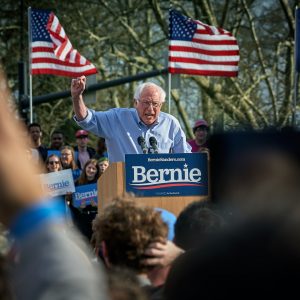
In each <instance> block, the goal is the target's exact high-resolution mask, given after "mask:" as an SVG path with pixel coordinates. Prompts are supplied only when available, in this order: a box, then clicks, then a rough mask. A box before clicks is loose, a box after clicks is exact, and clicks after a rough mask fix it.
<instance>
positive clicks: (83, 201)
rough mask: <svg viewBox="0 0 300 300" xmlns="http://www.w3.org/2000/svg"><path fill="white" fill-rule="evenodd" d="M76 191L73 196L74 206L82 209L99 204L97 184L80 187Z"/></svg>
mask: <svg viewBox="0 0 300 300" xmlns="http://www.w3.org/2000/svg"><path fill="white" fill-rule="evenodd" d="M75 189H76V190H75V193H74V194H73V195H72V198H73V206H75V207H80V206H86V205H89V204H91V203H92V202H94V203H95V204H97V203H98V192H97V183H93V184H85V185H79V186H76V187H75Z"/></svg>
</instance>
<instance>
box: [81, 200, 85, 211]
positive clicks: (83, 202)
mask: <svg viewBox="0 0 300 300" xmlns="http://www.w3.org/2000/svg"><path fill="white" fill-rule="evenodd" d="M80 208H81V209H84V208H86V203H85V200H83V201H81V203H80Z"/></svg>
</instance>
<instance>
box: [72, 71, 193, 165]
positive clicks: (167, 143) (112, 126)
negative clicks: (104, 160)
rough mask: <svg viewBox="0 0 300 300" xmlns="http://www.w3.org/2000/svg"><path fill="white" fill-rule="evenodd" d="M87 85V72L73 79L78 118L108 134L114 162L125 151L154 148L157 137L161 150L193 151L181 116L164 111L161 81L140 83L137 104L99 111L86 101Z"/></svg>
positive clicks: (80, 122)
mask: <svg viewBox="0 0 300 300" xmlns="http://www.w3.org/2000/svg"><path fill="white" fill-rule="evenodd" d="M85 85H86V78H85V76H81V77H78V78H76V79H73V80H72V83H71V94H72V100H73V108H74V112H75V117H74V119H75V121H76V122H77V123H78V125H79V126H81V127H82V128H84V129H85V130H88V131H90V132H93V133H94V134H96V135H97V136H101V137H103V138H105V141H106V144H107V148H108V155H109V160H110V161H111V162H117V161H124V160H125V154H135V153H136V154H138V153H143V152H144V153H145V152H146V151H145V149H146V150H147V151H148V150H149V149H153V148H154V147H153V143H152V142H151V141H153V140H154V139H153V137H154V138H155V140H156V141H157V152H158V153H189V152H191V147H190V146H189V144H188V143H187V142H186V136H185V133H184V132H183V130H182V129H181V126H180V124H179V122H178V120H177V119H176V118H175V117H173V116H171V115H170V114H167V113H164V112H161V107H162V104H163V103H164V102H165V97H166V93H165V91H164V90H163V89H162V88H161V87H159V86H158V85H156V84H154V83H150V82H148V83H143V84H141V85H139V86H138V88H137V89H136V91H135V94H134V107H135V108H114V109H110V110H108V111H97V112H95V111H94V110H91V109H88V108H87V107H86V105H85V103H84V100H83V96H82V93H83V91H84V89H85ZM155 140H154V143H155ZM144 143H145V145H144ZM151 143H152V146H151ZM141 144H142V146H141ZM143 148H144V151H143ZM154 150H155V149H154Z"/></svg>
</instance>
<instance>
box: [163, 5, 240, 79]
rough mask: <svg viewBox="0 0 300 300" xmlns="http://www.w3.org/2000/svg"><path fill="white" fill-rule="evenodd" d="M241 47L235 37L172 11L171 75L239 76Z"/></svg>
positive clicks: (170, 34) (170, 32) (170, 37)
mask: <svg viewBox="0 0 300 300" xmlns="http://www.w3.org/2000/svg"><path fill="white" fill-rule="evenodd" d="M239 60H240V57H239V47H238V44H237V40H236V39H235V38H234V37H233V36H232V34H231V33H230V32H228V31H226V30H224V29H222V28H217V27H214V26H209V25H207V24H204V23H202V22H200V21H197V20H192V19H190V18H188V17H186V16H183V15H181V14H180V13H179V12H177V11H176V10H170V30H169V72H170V73H180V74H192V75H209V76H228V77H234V76H237V75H238V62H239Z"/></svg>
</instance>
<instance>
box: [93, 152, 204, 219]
mask: <svg viewBox="0 0 300 300" xmlns="http://www.w3.org/2000/svg"><path fill="white" fill-rule="evenodd" d="M190 155H204V156H202V157H201V159H202V161H205V160H206V165H205V166H204V167H203V164H202V165H201V167H200V166H191V167H190V168H189V167H188V163H186V162H185V161H183V159H185V158H186V157H188V158H189V157H190ZM182 157H183V158H180V157H179V158H178V155H177V156H176V155H175V154H173V155H172V154H157V155H147V154H145V155H143V154H137V155H132V156H131V157H129V158H130V161H131V164H130V162H129V163H127V161H126V164H125V163H123V162H117V163H112V164H111V165H110V166H109V168H108V169H107V170H106V171H105V172H104V174H102V176H101V177H100V178H99V180H98V208H99V211H101V210H102V208H103V207H104V206H105V205H106V204H107V203H109V202H110V201H111V200H112V199H113V198H115V197H117V196H122V195H123V194H124V193H125V192H126V191H127V189H126V176H128V171H130V170H131V169H133V171H136V170H137V171H136V172H137V173H136V174H134V175H133V178H134V180H135V182H138V183H137V184H136V189H137V191H138V192H137V193H135V194H136V197H135V199H136V201H137V202H138V203H139V204H141V205H146V206H150V207H160V208H163V209H166V210H168V211H170V212H172V213H174V214H175V215H178V214H179V213H180V212H181V210H182V209H183V208H184V207H185V206H186V205H188V204H189V203H191V202H194V201H197V200H205V199H207V198H208V192H204V194H203V193H201V194H199V195H192V196H188V195H178V196H177V195H176V193H175V192H174V193H173V192H171V191H172V188H174V186H176V188H177V190H178V189H180V188H181V186H182V187H183V188H186V187H187V186H193V185H194V186H195V185H196V184H197V185H201V186H202V187H203V186H205V185H206V188H205V189H204V190H205V191H208V187H207V184H208V178H207V156H206V154H200V153H199V154H182ZM180 159H181V160H180ZM128 160H129V159H128ZM170 160H174V162H173V161H171V166H172V168H174V169H170ZM143 161H146V162H148V161H150V162H151V163H152V162H153V163H152V164H151V165H150V166H147V165H144V164H143ZM165 162H167V163H169V167H166V168H165V169H163V168H164V167H165V164H164V163H165ZM180 162H181V163H180ZM155 163H156V164H155ZM176 163H177V165H179V166H181V165H182V172H181V171H180V168H181V167H178V166H177V165H176ZM133 164H134V166H133ZM126 168H127V171H126ZM200 169H202V170H200ZM141 170H143V171H144V172H146V171H147V170H148V174H147V173H145V174H146V175H144V174H142V173H141ZM180 172H181V173H180ZM149 174H150V175H149ZM186 174H187V176H189V178H188V179H187V178H186V177H187V176H184V175H186ZM199 174H200V175H199ZM155 175H157V178H155ZM163 176H165V177H166V178H165V177H164V178H163V179H162V177H163ZM127 179H128V178H127ZM139 179H140V180H139ZM142 179H145V180H144V181H146V180H148V181H149V180H150V181H151V180H152V181H151V182H150V183H149V182H147V183H145V184H141V183H140V182H141V181H142ZM170 179H173V181H172V182H171V183H170V182H169V181H170ZM134 180H133V182H134ZM127 181H128V180H127ZM200 181H201V182H200ZM179 182H180V183H179ZM151 183H153V184H151ZM127 185H128V182H127ZM133 185H134V184H133ZM157 187H158V188H159V189H160V190H159V192H158V193H157V194H158V195H159V194H164V195H163V196H158V195H155V196H147V195H146V196H145V195H140V191H141V190H147V191H149V190H150V189H151V190H153V189H155V188H157ZM162 190H164V191H166V190H167V191H170V195H168V194H169V193H168V192H164V193H163V192H161V191H162ZM177 194H178V193H177Z"/></svg>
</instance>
